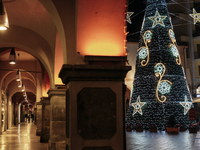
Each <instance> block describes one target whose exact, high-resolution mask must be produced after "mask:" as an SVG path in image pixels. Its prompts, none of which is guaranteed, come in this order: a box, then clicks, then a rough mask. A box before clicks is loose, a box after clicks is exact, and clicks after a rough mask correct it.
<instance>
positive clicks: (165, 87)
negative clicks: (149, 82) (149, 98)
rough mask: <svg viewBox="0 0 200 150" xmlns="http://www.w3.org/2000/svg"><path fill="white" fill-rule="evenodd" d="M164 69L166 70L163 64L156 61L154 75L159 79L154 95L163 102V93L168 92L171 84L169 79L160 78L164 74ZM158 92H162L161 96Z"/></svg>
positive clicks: (164, 98) (164, 97) (164, 99)
mask: <svg viewBox="0 0 200 150" xmlns="http://www.w3.org/2000/svg"><path fill="white" fill-rule="evenodd" d="M165 70H166V69H165V65H164V64H162V63H157V64H156V65H155V67H154V72H155V76H156V77H159V81H158V84H157V88H156V97H157V100H158V101H160V102H165V101H166V100H167V98H166V96H164V94H167V93H170V90H171V85H172V83H171V82H170V81H168V80H162V77H163V75H164V74H165ZM158 92H159V93H160V94H162V95H161V98H160V97H159V94H158Z"/></svg>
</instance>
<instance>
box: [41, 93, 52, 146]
mask: <svg viewBox="0 0 200 150" xmlns="http://www.w3.org/2000/svg"><path fill="white" fill-rule="evenodd" d="M41 103H42V127H41V128H42V130H41V135H40V142H48V141H49V136H50V99H49V98H48V97H43V98H42V100H41Z"/></svg>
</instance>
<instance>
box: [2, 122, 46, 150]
mask: <svg viewBox="0 0 200 150" xmlns="http://www.w3.org/2000/svg"><path fill="white" fill-rule="evenodd" d="M47 147H48V144H47V143H40V136H36V125H35V124H34V123H21V124H18V125H17V126H15V127H11V128H10V129H8V130H7V131H5V132H3V133H2V134H1V135H0V150H47Z"/></svg>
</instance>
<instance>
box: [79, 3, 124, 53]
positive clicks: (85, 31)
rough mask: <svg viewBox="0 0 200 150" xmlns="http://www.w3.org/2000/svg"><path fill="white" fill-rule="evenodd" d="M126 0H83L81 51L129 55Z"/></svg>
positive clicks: (80, 5)
mask: <svg viewBox="0 0 200 150" xmlns="http://www.w3.org/2000/svg"><path fill="white" fill-rule="evenodd" d="M125 4H126V0H118V1H117V2H116V1H114V0H95V1H94V0H87V1H85V0H79V3H78V23H77V51H78V52H80V54H81V55H103V56H125V49H124V40H125V38H126V36H125V35H124V19H125V15H124V11H125Z"/></svg>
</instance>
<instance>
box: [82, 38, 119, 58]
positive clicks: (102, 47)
mask: <svg viewBox="0 0 200 150" xmlns="http://www.w3.org/2000/svg"><path fill="white" fill-rule="evenodd" d="M87 54H90V55H106V56H113V55H114V56H121V55H123V51H122V50H121V49H120V48H119V46H118V45H116V44H115V43H114V42H113V43H112V42H103V41H102V42H99V43H95V42H91V43H90V44H88V45H87V46H86V48H85V55H87Z"/></svg>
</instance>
